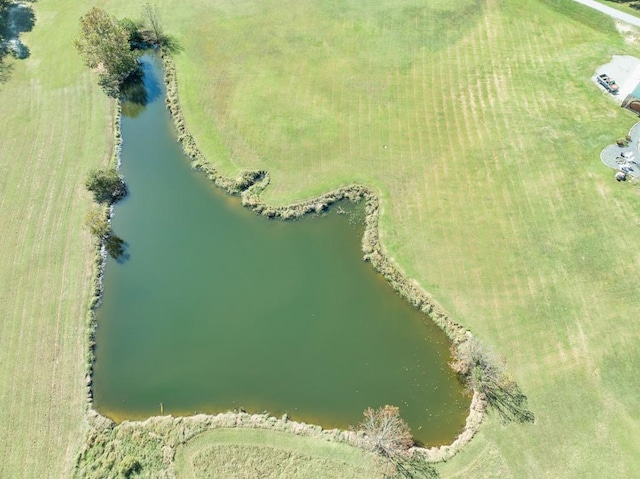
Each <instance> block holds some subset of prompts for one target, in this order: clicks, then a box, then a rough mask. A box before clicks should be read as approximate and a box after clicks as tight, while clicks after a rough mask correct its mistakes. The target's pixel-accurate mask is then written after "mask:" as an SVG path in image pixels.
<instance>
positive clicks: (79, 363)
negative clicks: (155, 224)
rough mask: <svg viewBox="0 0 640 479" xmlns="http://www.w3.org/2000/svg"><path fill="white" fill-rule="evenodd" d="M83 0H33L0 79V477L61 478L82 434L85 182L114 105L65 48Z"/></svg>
mask: <svg viewBox="0 0 640 479" xmlns="http://www.w3.org/2000/svg"><path fill="white" fill-rule="evenodd" d="M80 3H81V2H47V1H42V2H39V3H37V4H34V7H35V8H36V10H37V12H36V16H37V20H36V26H35V28H34V30H33V31H32V32H31V33H29V34H26V35H24V36H23V40H24V43H25V44H26V45H27V46H28V47H29V48H30V50H31V56H30V58H28V59H27V60H22V61H19V62H15V63H14V68H13V74H12V76H11V79H10V80H9V81H8V82H7V83H5V84H0V106H1V110H2V114H1V115H0V246H1V249H2V252H1V254H0V477H2V478H22V477H32V478H44V477H52V478H62V477H70V475H71V469H72V466H73V461H74V459H75V456H76V454H77V450H78V448H79V446H80V444H81V441H82V437H83V431H84V426H83V414H84V408H85V402H84V363H85V346H84V344H85V342H84V338H85V333H84V325H85V319H86V316H87V307H88V304H89V298H90V295H91V284H90V279H91V256H92V241H91V239H90V237H89V235H88V234H87V233H86V232H85V230H84V228H83V226H82V225H83V222H84V216H85V214H86V212H87V211H88V209H89V207H90V204H91V200H90V197H89V195H88V194H87V193H86V192H85V191H84V187H83V182H84V178H85V176H86V173H87V170H88V169H89V168H90V167H98V166H100V165H102V164H104V163H105V162H106V161H107V160H108V158H109V156H110V152H111V135H110V125H111V122H112V120H111V118H112V107H111V106H110V104H109V102H108V101H107V99H106V98H105V97H103V96H102V95H101V94H100V92H99V91H98V89H97V88H96V87H95V86H94V79H93V78H91V77H90V76H89V75H88V74H87V73H86V72H85V71H84V69H83V68H82V66H81V65H80V62H79V59H78V58H77V56H76V55H75V54H74V53H73V52H72V51H71V50H72V45H71V40H72V38H73V35H74V33H75V30H76V25H77V18H78V17H79V16H80V15H81V14H82V12H83V11H84V10H85V8H86V6H85V5H80Z"/></svg>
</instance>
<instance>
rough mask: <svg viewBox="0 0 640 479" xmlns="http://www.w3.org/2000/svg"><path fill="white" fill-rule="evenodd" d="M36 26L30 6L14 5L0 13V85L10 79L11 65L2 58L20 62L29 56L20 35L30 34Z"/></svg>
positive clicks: (27, 48)
mask: <svg viewBox="0 0 640 479" xmlns="http://www.w3.org/2000/svg"><path fill="white" fill-rule="evenodd" d="M35 24H36V15H35V13H34V11H33V9H32V8H31V6H30V5H26V4H24V3H14V4H11V5H9V7H8V8H6V9H5V10H4V11H2V12H0V84H2V83H6V82H7V81H8V80H9V78H10V77H11V70H12V65H10V64H7V63H6V62H4V57H5V56H7V55H11V56H12V57H14V58H16V59H19V60H22V59H25V58H28V57H29V56H30V55H31V50H29V47H27V46H26V45H25V44H24V43H22V41H21V40H20V34H22V33H25V32H30V31H31V30H33V27H34V25H35Z"/></svg>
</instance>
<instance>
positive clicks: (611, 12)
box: [575, 0, 640, 27]
mask: <svg viewBox="0 0 640 479" xmlns="http://www.w3.org/2000/svg"><path fill="white" fill-rule="evenodd" d="M575 1H576V2H578V3H581V4H583V5H586V6H587V7H591V8H593V9H595V10H598V11H600V12H602V13H604V14H605V15H608V16H610V17H611V18H615V19H616V20H621V21H623V22H626V23H629V24H631V25H635V26H636V27H640V18H638V17H635V16H633V15H630V14H628V13H624V12H621V11H620V10H616V9H615V8H612V7H608V6H607V5H603V4H602V3H600V2H597V1H596V0H575Z"/></svg>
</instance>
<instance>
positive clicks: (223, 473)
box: [175, 429, 383, 479]
mask: <svg viewBox="0 0 640 479" xmlns="http://www.w3.org/2000/svg"><path fill="white" fill-rule="evenodd" d="M375 463H376V460H375V458H374V457H373V456H372V455H365V454H362V452H361V451H360V450H358V449H355V448H353V447H350V446H347V445H345V444H339V443H331V442H326V441H321V440H320V441H319V440H318V439H317V438H310V437H300V436H294V435H292V434H287V433H283V432H276V431H265V430H259V429H254V430H242V429H215V430H213V431H209V432H205V433H203V434H200V435H199V436H197V437H196V438H194V439H193V440H192V441H190V442H189V443H188V446H187V447H182V448H179V449H178V452H177V453H176V460H175V465H176V467H175V469H176V474H177V477H179V478H181V479H200V478H202V479H204V478H212V477H233V478H235V479H243V478H246V479H254V478H257V477H260V478H262V479H268V478H274V479H275V478H296V479H332V478H335V479H378V478H380V479H381V478H382V477H383V475H382V473H380V472H379V471H377V470H376V469H375V467H374V466H373V465H374V464H375Z"/></svg>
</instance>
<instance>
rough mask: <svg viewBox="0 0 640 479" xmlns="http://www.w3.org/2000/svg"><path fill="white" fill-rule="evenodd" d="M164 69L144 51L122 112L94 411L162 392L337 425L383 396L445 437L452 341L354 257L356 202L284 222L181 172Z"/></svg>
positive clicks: (144, 411) (455, 420) (165, 398)
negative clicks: (137, 89)
mask: <svg viewBox="0 0 640 479" xmlns="http://www.w3.org/2000/svg"><path fill="white" fill-rule="evenodd" d="M161 75H162V72H161V70H160V66H159V65H158V64H157V60H156V59H154V58H150V57H145V78H144V81H145V86H146V93H147V95H148V101H149V103H148V104H147V105H146V106H145V107H140V106H135V105H125V108H124V114H125V116H124V117H123V119H122V133H123V139H124V144H123V148H122V165H121V169H120V172H121V174H123V176H124V178H125V181H126V182H127V185H128V188H129V195H128V196H127V198H125V199H124V200H123V201H121V202H120V203H118V204H117V205H116V206H115V208H114V215H113V229H114V231H115V232H116V233H117V234H118V235H119V236H121V237H122V238H123V239H125V241H126V242H127V243H128V247H127V253H128V255H129V257H128V259H126V260H125V261H120V262H116V261H114V260H112V259H108V260H107V264H106V268H105V275H104V297H103V302H102V303H101V305H100V306H99V308H98V309H97V311H96V314H97V322H98V329H97V338H96V341H97V346H96V362H95V368H94V378H93V379H94V382H93V384H94V400H95V407H96V409H97V410H98V411H99V412H101V413H102V414H104V415H106V416H108V417H110V418H112V419H114V420H116V421H121V420H124V419H142V418H146V417H149V416H153V415H158V414H160V412H161V410H160V407H161V404H162V406H163V411H164V414H173V415H190V414H193V413H195V412H206V413H216V412H223V411H227V410H230V409H236V408H244V409H246V410H247V411H249V412H262V411H268V412H269V413H271V414H273V415H277V416H279V415H281V414H284V413H288V414H289V415H290V416H291V417H292V418H293V419H294V420H299V421H305V422H310V423H315V424H319V425H321V426H323V427H325V428H330V427H340V428H346V427H348V426H349V425H355V424H357V423H358V422H359V421H360V420H361V417H362V412H363V410H364V409H365V408H367V407H379V406H382V405H385V404H392V405H396V406H399V407H400V413H401V415H402V417H403V418H404V419H405V420H406V421H407V422H408V423H409V425H410V426H411V429H412V431H413V433H414V436H415V438H416V439H417V440H418V441H420V442H422V443H424V444H437V443H445V442H450V441H451V440H452V439H453V438H454V437H455V436H456V434H457V433H459V432H460V430H461V428H462V427H463V426H464V421H465V419H466V415H467V413H468V407H469V398H468V397H467V396H465V395H464V394H463V390H462V387H461V385H460V383H459V381H458V380H457V378H456V377H455V375H454V373H453V371H452V370H451V369H450V368H449V367H448V365H447V362H448V361H449V360H450V356H449V342H448V340H447V338H446V337H445V335H444V334H443V333H442V331H440V330H439V329H438V328H437V327H436V326H435V325H434V324H433V323H431V322H430V321H429V320H428V319H427V318H426V317H425V316H423V315H422V314H420V313H419V312H418V311H416V310H415V309H413V308H412V307H411V306H409V304H408V303H406V302H405V301H404V300H403V299H402V298H400V297H399V296H398V295H397V294H396V293H395V292H394V291H393V290H392V288H391V287H390V286H389V285H388V284H387V282H386V281H385V280H384V278H382V277H381V276H380V275H379V274H377V273H376V272H375V271H374V270H373V268H372V266H371V265H370V264H369V263H367V262H364V261H363V260H362V252H361V237H362V232H363V225H362V221H355V219H356V218H357V217H358V216H359V215H360V216H361V215H362V213H361V211H360V212H358V211H359V210H358V209H357V208H356V209H354V208H353V207H349V206H348V205H345V204H343V205H340V208H337V207H333V208H331V210H330V211H329V213H328V214H326V215H324V216H322V217H309V218H305V219H302V220H299V221H293V222H284V221H280V220H268V219H265V218H263V217H260V216H257V215H255V214H254V213H252V212H251V211H249V210H247V209H245V208H243V207H242V206H241V205H240V200H239V199H238V198H235V197H230V196H228V195H226V194H225V193H223V192H221V191H220V190H219V189H217V188H216V187H215V186H214V185H213V184H212V183H211V182H210V181H209V180H207V179H206V178H205V176H204V175H203V174H201V173H198V172H195V171H193V170H192V169H191V168H190V165H189V161H188V159H187V158H186V157H185V155H184V154H183V153H182V151H181V149H180V146H179V144H178V142H177V140H176V134H175V132H174V129H173V125H172V123H171V120H170V117H169V114H168V112H167V111H166V109H165V106H164V85H163V84H162V76H161ZM127 115H129V116H127ZM339 209H350V210H351V211H352V213H350V214H339V213H338V210H339ZM360 210H361V208H360Z"/></svg>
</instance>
